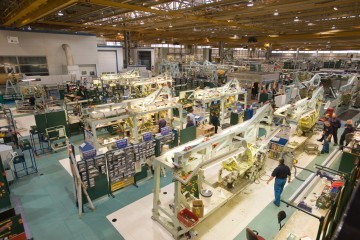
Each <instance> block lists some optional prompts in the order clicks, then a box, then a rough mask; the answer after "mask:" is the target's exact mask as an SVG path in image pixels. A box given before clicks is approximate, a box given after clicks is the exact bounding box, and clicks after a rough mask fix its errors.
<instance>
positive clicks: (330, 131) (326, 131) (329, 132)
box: [321, 121, 333, 154]
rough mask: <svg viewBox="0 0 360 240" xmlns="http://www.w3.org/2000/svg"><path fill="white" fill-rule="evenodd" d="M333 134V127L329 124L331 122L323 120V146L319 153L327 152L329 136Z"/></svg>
mask: <svg viewBox="0 0 360 240" xmlns="http://www.w3.org/2000/svg"><path fill="white" fill-rule="evenodd" d="M332 135H333V128H332V126H331V123H330V122H329V121H326V122H325V125H324V133H323V136H324V145H323V148H322V150H321V154H324V153H329V148H330V142H331V137H332Z"/></svg>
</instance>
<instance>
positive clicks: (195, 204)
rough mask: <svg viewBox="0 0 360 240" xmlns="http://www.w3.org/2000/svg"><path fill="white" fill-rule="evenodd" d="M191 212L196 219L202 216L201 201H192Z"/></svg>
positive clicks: (202, 204)
mask: <svg viewBox="0 0 360 240" xmlns="http://www.w3.org/2000/svg"><path fill="white" fill-rule="evenodd" d="M191 211H192V212H193V213H195V215H196V216H198V217H203V216H204V203H203V201H202V200H193V201H192V208H191Z"/></svg>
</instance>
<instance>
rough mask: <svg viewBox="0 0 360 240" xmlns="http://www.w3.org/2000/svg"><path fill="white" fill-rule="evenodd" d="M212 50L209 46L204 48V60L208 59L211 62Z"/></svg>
mask: <svg viewBox="0 0 360 240" xmlns="http://www.w3.org/2000/svg"><path fill="white" fill-rule="evenodd" d="M209 53H210V51H209V49H208V48H204V49H203V61H205V60H207V61H209V62H211V57H210V54H209Z"/></svg>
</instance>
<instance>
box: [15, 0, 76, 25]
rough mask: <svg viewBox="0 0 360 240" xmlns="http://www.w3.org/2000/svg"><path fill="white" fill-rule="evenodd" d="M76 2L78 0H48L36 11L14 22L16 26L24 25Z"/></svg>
mask: <svg viewBox="0 0 360 240" xmlns="http://www.w3.org/2000/svg"><path fill="white" fill-rule="evenodd" d="M77 2H78V0H51V1H50V0H49V1H48V2H47V4H46V5H45V6H43V7H41V8H39V9H37V10H36V11H33V12H32V13H31V14H30V15H27V16H25V17H26V18H22V20H21V21H19V22H18V23H17V24H16V26H17V27H22V26H25V25H27V24H30V23H32V22H35V21H37V20H39V19H40V18H43V17H45V16H47V15H49V14H51V13H54V12H57V11H60V10H61V9H64V8H66V7H69V6H71V5H73V4H75V3H77Z"/></svg>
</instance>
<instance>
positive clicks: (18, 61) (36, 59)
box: [0, 56, 49, 76]
mask: <svg viewBox="0 0 360 240" xmlns="http://www.w3.org/2000/svg"><path fill="white" fill-rule="evenodd" d="M0 73H23V74H25V75H26V76H48V75H49V69H48V65H47V59H46V57H44V56H0Z"/></svg>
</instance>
